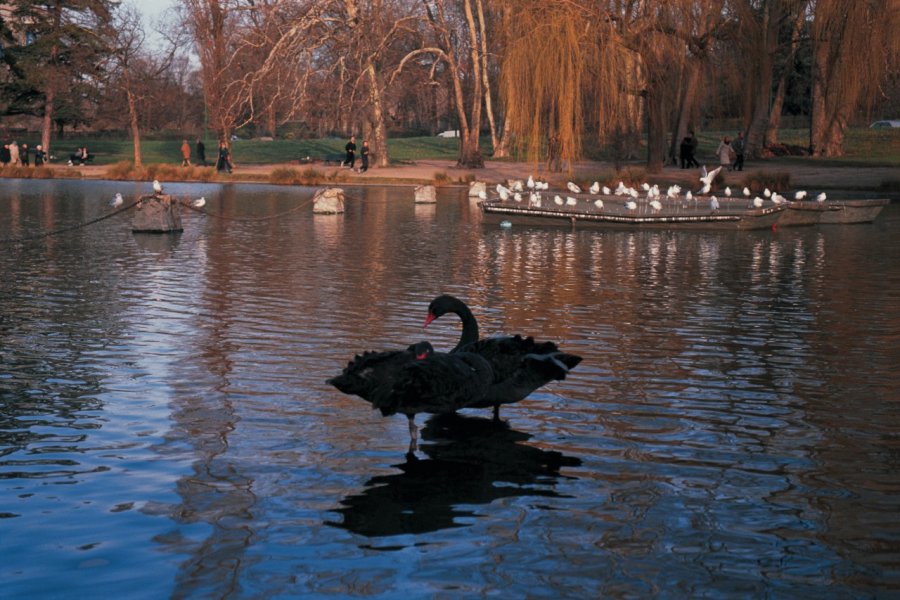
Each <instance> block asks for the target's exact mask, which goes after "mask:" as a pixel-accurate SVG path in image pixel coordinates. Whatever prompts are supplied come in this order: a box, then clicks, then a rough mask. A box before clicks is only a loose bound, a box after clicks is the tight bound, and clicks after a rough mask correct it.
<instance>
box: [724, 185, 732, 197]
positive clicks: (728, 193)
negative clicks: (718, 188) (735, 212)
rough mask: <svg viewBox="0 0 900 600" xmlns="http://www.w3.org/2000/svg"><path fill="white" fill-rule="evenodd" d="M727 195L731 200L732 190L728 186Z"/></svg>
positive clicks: (726, 188)
mask: <svg viewBox="0 0 900 600" xmlns="http://www.w3.org/2000/svg"><path fill="white" fill-rule="evenodd" d="M725 195H726V196H728V197H729V198H731V188H730V187H728V186H727V185H726V186H725Z"/></svg>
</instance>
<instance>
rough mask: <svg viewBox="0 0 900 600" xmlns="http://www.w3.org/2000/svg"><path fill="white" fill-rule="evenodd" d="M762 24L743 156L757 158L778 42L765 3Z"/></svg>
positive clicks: (769, 98)
mask: <svg viewBox="0 0 900 600" xmlns="http://www.w3.org/2000/svg"><path fill="white" fill-rule="evenodd" d="M761 18H762V23H761V24H760V31H761V32H762V36H763V39H762V40H760V43H759V46H758V56H757V61H758V67H757V72H756V77H755V78H754V81H755V83H756V89H754V90H753V92H752V94H753V96H752V97H753V116H752V117H751V118H750V126H749V127H748V128H747V141H746V148H745V154H746V155H747V156H751V157H758V156H759V151H760V150H761V149H762V146H763V139H764V136H765V133H766V127H767V126H768V119H769V112H770V110H771V105H770V100H771V99H772V75H773V72H774V67H773V65H772V57H773V55H774V53H775V50H776V44H777V42H778V25H779V24H778V19H773V18H771V14H770V13H769V3H768V2H767V3H765V5H764V6H763V11H762V17H761Z"/></svg>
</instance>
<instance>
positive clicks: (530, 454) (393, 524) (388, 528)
mask: <svg viewBox="0 0 900 600" xmlns="http://www.w3.org/2000/svg"><path fill="white" fill-rule="evenodd" d="M421 433H422V439H423V440H425V441H429V442H432V443H430V444H423V445H422V446H421V447H420V448H421V450H422V451H423V452H424V453H425V454H427V455H428V458H427V459H420V458H418V457H417V456H415V455H413V454H408V455H407V457H406V458H407V459H406V462H404V463H402V464H398V465H396V467H397V468H398V469H399V470H400V472H399V473H394V474H391V475H379V476H377V477H373V478H372V479H370V480H369V481H367V482H366V489H365V490H363V491H362V492H361V493H359V494H355V495H352V496H348V497H346V498H344V499H343V500H342V501H341V504H342V505H343V506H342V507H341V508H338V509H335V510H334V512H336V513H338V514H340V515H341V517H342V520H341V521H340V522H329V523H328V524H329V525H333V526H335V527H340V528H343V529H347V530H349V531H352V532H353V533H357V534H360V535H364V536H367V537H381V536H391V535H399V534H409V533H425V532H429V531H437V530H440V529H447V528H452V527H462V526H464V525H463V524H462V523H460V522H459V521H458V519H460V518H464V517H474V516H477V513H475V512H474V511H472V510H466V509H464V508H461V506H463V505H473V504H489V503H491V502H493V501H494V500H497V499H500V498H509V497H518V496H544V497H561V494H559V493H558V492H557V491H555V490H554V489H553V486H554V485H555V484H556V482H557V480H558V479H559V478H560V477H563V476H562V475H560V469H561V468H562V467H572V466H578V465H580V464H581V461H580V460H579V459H578V458H574V457H571V456H565V455H563V454H561V453H559V452H556V451H550V450H541V449H540V448H535V447H532V446H528V445H525V444H522V443H520V442H524V441H526V440H528V439H529V438H530V437H531V436H529V435H528V434H525V433H521V432H518V431H515V430H513V429H510V428H509V426H508V425H506V424H505V423H496V422H494V421H491V420H488V419H482V418H477V417H464V416H460V415H442V416H436V417H433V418H431V419H430V420H429V421H428V422H427V423H426V424H425V427H424V428H423V429H422V432H421ZM498 484H499V485H498Z"/></svg>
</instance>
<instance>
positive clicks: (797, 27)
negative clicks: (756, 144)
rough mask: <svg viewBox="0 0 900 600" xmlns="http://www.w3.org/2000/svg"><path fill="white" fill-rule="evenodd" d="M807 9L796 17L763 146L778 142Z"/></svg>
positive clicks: (799, 12)
mask: <svg viewBox="0 0 900 600" xmlns="http://www.w3.org/2000/svg"><path fill="white" fill-rule="evenodd" d="M804 17H805V11H803V10H798V11H797V16H796V18H795V19H794V26H793V28H792V30H791V49H790V51H789V52H788V55H787V58H786V59H785V61H784V65H782V68H781V75H780V76H779V78H778V85H777V87H776V88H775V96H774V97H773V98H772V108H771V110H770V111H769V124H768V126H767V127H766V134H765V138H764V140H763V147H764V148H768V147H770V146H774V145H775V144H777V143H778V128H779V127H780V126H781V111H782V109H783V108H784V97H785V94H786V93H787V81H788V75H790V74H791V73H792V72H793V71H794V58H795V57H796V56H797V50H798V49H799V48H800V34H801V32H802V28H803V20H804Z"/></svg>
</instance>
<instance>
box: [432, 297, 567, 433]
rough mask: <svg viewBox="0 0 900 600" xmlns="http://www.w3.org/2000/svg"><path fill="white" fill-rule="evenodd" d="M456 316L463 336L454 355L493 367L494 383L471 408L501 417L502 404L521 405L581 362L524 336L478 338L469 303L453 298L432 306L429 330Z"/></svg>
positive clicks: (551, 344)
mask: <svg viewBox="0 0 900 600" xmlns="http://www.w3.org/2000/svg"><path fill="white" fill-rule="evenodd" d="M447 313H453V314H455V315H457V316H459V318H460V319H461V320H462V335H461V336H460V339H459V343H458V344H457V345H456V347H455V348H454V349H453V350H452V351H451V354H453V353H457V352H465V353H472V354H477V355H479V356H481V357H483V358H484V359H485V360H487V361H488V363H489V364H490V366H491V370H492V372H493V376H494V379H493V383H492V384H491V386H490V388H489V389H488V390H487V391H486V393H485V396H484V398H483V399H481V400H476V401H473V402H470V403H469V404H468V405H467V406H468V407H470V408H488V407H493V408H494V418H495V419H499V418H500V405H501V404H511V403H513V402H518V401H519V400H522V399H523V398H525V397H527V396H528V395H529V394H531V392H533V391H535V390H536V389H538V388H540V387H542V386H543V385H546V384H547V383H549V382H551V381H561V380H563V379H565V378H566V375H567V374H568V373H569V371H570V370H571V369H574V368H575V366H576V365H578V363H580V362H581V357H580V356H577V355H575V354H569V353H566V352H561V351H560V350H559V347H558V346H557V345H556V344H555V343H553V342H536V341H534V338H533V337H530V336H529V337H526V338H523V337H522V336H520V335H515V336H505V337H493V338H485V339H478V321H477V320H476V319H475V316H474V315H473V314H472V311H471V310H469V307H468V306H466V303H465V302H463V301H462V300H460V299H459V298H456V297H454V296H450V295H446V294H445V295H442V296H438V297H437V298H435V299H434V300H432V301H431V303H430V304H429V305H428V316H427V318H426V319H425V327H427V326H428V325H429V324H430V323H431V322H432V321H434V320H435V319H439V318H440V317H442V316H443V315H445V314H447Z"/></svg>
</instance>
